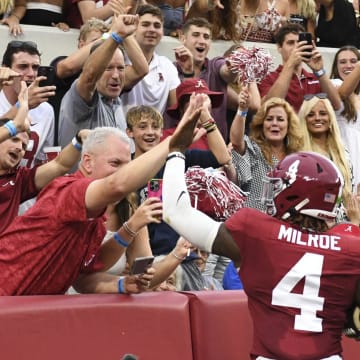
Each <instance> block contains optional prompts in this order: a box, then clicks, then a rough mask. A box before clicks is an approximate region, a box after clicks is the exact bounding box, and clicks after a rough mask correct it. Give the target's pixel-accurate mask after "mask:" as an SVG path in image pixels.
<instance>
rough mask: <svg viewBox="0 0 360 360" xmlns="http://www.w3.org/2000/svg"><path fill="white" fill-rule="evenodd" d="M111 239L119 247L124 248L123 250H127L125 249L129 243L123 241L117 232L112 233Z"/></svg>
mask: <svg viewBox="0 0 360 360" xmlns="http://www.w3.org/2000/svg"><path fill="white" fill-rule="evenodd" d="M113 238H114V240H115V241H116V242H117V243H118V244H119V245H121V246H123V247H125V248H127V247H128V246H129V243H128V242H127V241H126V240H125V239H123V238H122V237H121V236H120V235H119V233H118V232H114V233H113Z"/></svg>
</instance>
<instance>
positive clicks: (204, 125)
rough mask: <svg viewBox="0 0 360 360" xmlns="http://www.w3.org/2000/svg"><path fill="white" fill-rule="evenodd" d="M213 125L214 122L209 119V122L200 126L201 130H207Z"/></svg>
mask: <svg viewBox="0 0 360 360" xmlns="http://www.w3.org/2000/svg"><path fill="white" fill-rule="evenodd" d="M213 124H215V120H214V119H212V118H210V119H209V120H207V121H205V122H204V123H202V124H201V125H202V127H203V128H205V129H207V128H209V127H211V126H212V125H213Z"/></svg>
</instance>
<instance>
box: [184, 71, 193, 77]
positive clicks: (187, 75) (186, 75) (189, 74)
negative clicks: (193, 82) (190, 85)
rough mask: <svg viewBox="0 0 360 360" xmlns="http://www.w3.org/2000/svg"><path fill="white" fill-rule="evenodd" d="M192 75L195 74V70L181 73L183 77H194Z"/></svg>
mask: <svg viewBox="0 0 360 360" xmlns="http://www.w3.org/2000/svg"><path fill="white" fill-rule="evenodd" d="M194 75H195V71H193V72H191V73H188V74H185V73H183V76H184V78H192V77H194Z"/></svg>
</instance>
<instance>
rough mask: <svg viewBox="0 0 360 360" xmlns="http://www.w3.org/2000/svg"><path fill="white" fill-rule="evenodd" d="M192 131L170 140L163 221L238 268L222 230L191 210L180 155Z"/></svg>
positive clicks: (230, 241)
mask: <svg viewBox="0 0 360 360" xmlns="http://www.w3.org/2000/svg"><path fill="white" fill-rule="evenodd" d="M192 101H193V99H191V100H190V106H192V105H191V103H192ZM194 125H195V124H194ZM191 130H192V129H189V132H187V133H186V132H184V133H178V134H175V135H174V136H173V137H172V139H171V140H170V145H169V150H170V154H169V156H168V160H167V162H166V166H165V171H164V177H163V219H164V221H165V222H166V223H167V224H169V225H170V226H171V227H172V228H173V229H174V230H175V231H176V232H178V233H179V234H180V235H181V236H183V237H184V238H186V239H187V240H188V241H190V242H191V243H192V244H193V245H194V246H196V247H199V248H200V249H203V250H205V251H207V252H211V253H214V254H218V255H224V256H227V257H229V258H231V259H232V260H234V262H235V263H236V264H239V261H240V255H239V250H238V248H237V246H236V245H235V243H234V241H233V239H232V237H231V235H230V233H229V232H228V231H227V230H226V229H225V226H224V225H222V224H221V223H220V222H216V221H214V220H213V219H211V218H210V217H208V216H207V215H205V214H204V213H202V212H200V211H198V210H196V209H194V208H193V207H192V206H191V203H190V196H189V193H188V191H187V188H186V183H185V178H184V171H185V157H184V155H183V153H184V151H185V149H186V148H187V147H188V146H189V145H190V144H191V139H192V137H191ZM219 229H220V230H219Z"/></svg>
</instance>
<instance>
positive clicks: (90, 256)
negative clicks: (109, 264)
mask: <svg viewBox="0 0 360 360" xmlns="http://www.w3.org/2000/svg"><path fill="white" fill-rule="evenodd" d="M92 181H94V179H89V178H85V177H84V176H83V175H82V174H81V173H80V172H79V171H78V172H76V173H75V174H73V175H69V176H63V177H59V178H56V179H55V180H53V181H52V182H51V183H50V184H49V185H48V186H47V187H45V188H44V189H43V190H42V191H41V192H40V194H39V195H38V197H37V201H36V203H35V205H34V206H33V207H31V208H30V209H29V210H28V211H27V212H26V213H25V214H24V215H23V216H19V217H17V218H16V219H15V220H14V221H13V222H12V223H11V224H10V225H9V227H8V228H7V229H6V230H5V231H4V232H3V233H2V234H1V235H0V273H1V277H0V295H43V294H63V293H65V292H66V290H67V289H68V288H69V287H70V286H71V284H72V283H73V281H74V280H75V279H76V278H77V277H78V275H79V274H80V272H83V271H91V270H94V267H97V266H99V265H100V264H99V263H98V262H97V253H98V249H99V247H100V245H101V242H102V240H103V238H104V236H105V233H106V231H105V226H104V217H103V216H102V215H101V216H99V217H97V218H92V219H89V218H88V217H87V210H86V207H85V193H86V189H87V187H88V186H89V184H90V183H91V182H92ZM104 210H105V209H104Z"/></svg>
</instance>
